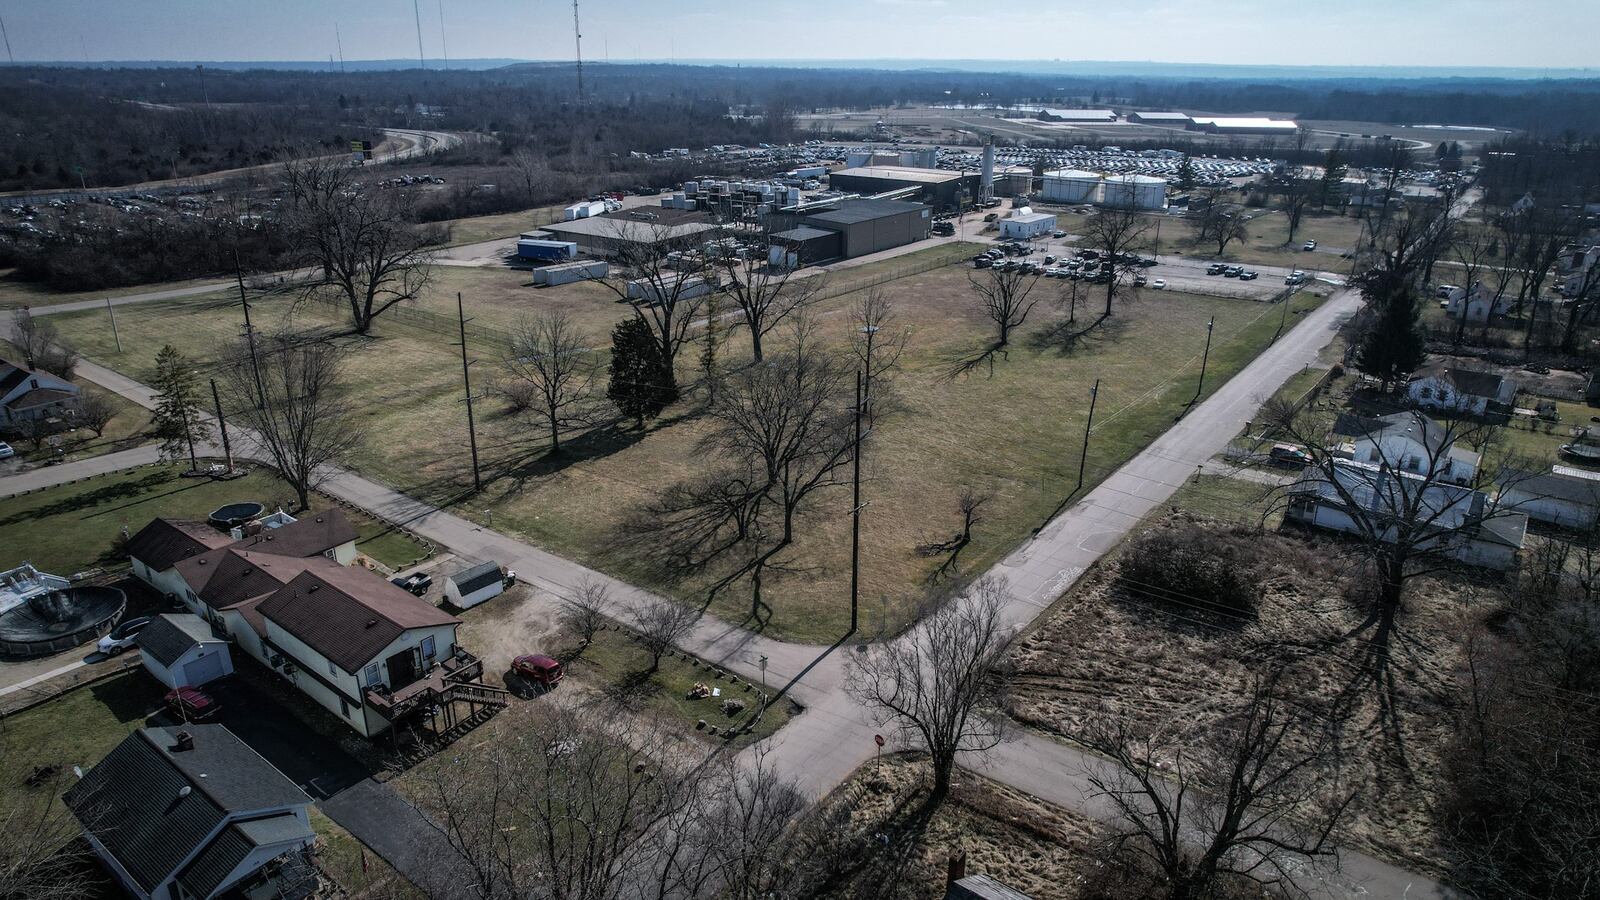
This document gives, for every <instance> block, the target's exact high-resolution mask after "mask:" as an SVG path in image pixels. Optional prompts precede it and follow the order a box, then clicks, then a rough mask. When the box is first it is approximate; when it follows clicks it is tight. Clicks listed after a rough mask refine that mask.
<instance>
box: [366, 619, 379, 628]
mask: <svg viewBox="0 0 1600 900" xmlns="http://www.w3.org/2000/svg"><path fill="white" fill-rule="evenodd" d="M377 624H378V620H377V619H368V620H367V627H368V628H373V627H375V626H376V625H377Z"/></svg>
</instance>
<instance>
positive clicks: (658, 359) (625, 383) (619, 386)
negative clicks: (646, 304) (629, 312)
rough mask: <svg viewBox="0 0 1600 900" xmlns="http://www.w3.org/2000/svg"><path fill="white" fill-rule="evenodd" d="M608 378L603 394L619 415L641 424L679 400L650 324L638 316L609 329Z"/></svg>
mask: <svg viewBox="0 0 1600 900" xmlns="http://www.w3.org/2000/svg"><path fill="white" fill-rule="evenodd" d="M610 375H611V381H610V384H608V385H607V386H606V396H607V397H610V398H611V402H612V403H615V404H616V405H617V409H619V410H621V411H622V414H623V415H625V416H628V417H630V418H633V419H634V420H636V421H637V422H638V423H639V427H640V428H643V427H644V420H645V419H653V418H655V417H656V416H659V415H661V411H662V410H663V409H666V408H667V405H668V404H670V403H672V401H674V400H676V399H678V383H677V379H676V378H674V377H673V374H672V369H671V368H670V366H669V365H668V364H667V361H666V357H665V356H663V355H662V353H661V345H660V344H659V343H658V342H657V341H656V339H655V335H654V334H653V333H651V331H650V324H649V323H648V322H646V321H645V320H644V319H641V318H639V317H637V316H634V317H633V318H629V319H624V320H623V321H621V322H618V323H617V327H615V328H613V329H611V369H610Z"/></svg>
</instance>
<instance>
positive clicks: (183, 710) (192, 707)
mask: <svg viewBox="0 0 1600 900" xmlns="http://www.w3.org/2000/svg"><path fill="white" fill-rule="evenodd" d="M166 704H167V710H168V711H169V712H171V713H172V714H173V715H175V716H177V717H178V718H179V719H182V720H183V721H185V722H200V721H204V720H206V719H209V718H211V717H212V716H214V715H216V714H217V713H218V712H219V711H221V709H222V704H220V703H218V702H217V701H216V699H215V698H213V697H212V696H211V695H210V694H208V693H206V692H205V691H202V690H200V689H199V688H193V687H189V686H188V685H185V686H183V687H180V688H177V689H175V690H170V691H167V696H166Z"/></svg>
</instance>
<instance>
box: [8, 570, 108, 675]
mask: <svg viewBox="0 0 1600 900" xmlns="http://www.w3.org/2000/svg"><path fill="white" fill-rule="evenodd" d="M127 604H128V598H127V596H126V595H125V594H123V593H122V591H121V590H120V589H118V588H114V587H74V588H67V589H66V590H62V591H57V592H55V593H50V594H40V595H38V596H37V597H32V598H29V599H28V600H27V601H26V602H24V603H21V604H19V605H17V606H15V607H12V608H11V609H9V610H7V611H6V612H5V613H4V614H0V657H11V658H18V657H30V656H49V655H50V654H52V653H60V652H61V651H63V650H70V649H72V648H73V647H76V646H78V645H79V644H82V643H85V642H87V641H92V640H94V639H95V638H97V637H99V636H100V635H101V634H103V633H105V632H106V631H108V630H110V628H111V626H112V624H113V623H115V622H116V621H117V617H118V616H120V615H122V610H123V609H124V608H125V607H126V606H127Z"/></svg>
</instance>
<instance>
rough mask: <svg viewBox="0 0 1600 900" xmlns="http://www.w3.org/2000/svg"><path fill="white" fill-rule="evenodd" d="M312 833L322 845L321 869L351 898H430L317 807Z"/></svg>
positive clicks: (398, 899)
mask: <svg viewBox="0 0 1600 900" xmlns="http://www.w3.org/2000/svg"><path fill="white" fill-rule="evenodd" d="M311 829H312V830H313V831H315V832H316V833H317V837H318V839H319V841H320V842H319V844H318V846H317V867H318V868H320V869H321V870H322V871H323V874H325V875H327V876H328V877H329V878H331V879H332V880H333V881H334V882H335V883H336V884H338V885H339V887H341V888H343V889H344V890H345V892H346V893H347V894H348V895H349V896H352V897H382V898H385V900H411V898H418V900H420V898H422V897H425V896H427V895H426V894H424V893H423V892H422V891H420V890H418V889H417V888H416V886H415V885H413V884H412V883H411V882H409V881H407V880H406V879H405V876H404V875H401V874H400V873H398V872H396V871H395V870H394V869H393V868H392V867H391V866H390V865H389V864H388V863H387V862H384V859H383V857H381V856H379V855H378V854H376V853H373V852H372V851H371V850H368V849H367V848H366V845H365V844H363V843H361V841H359V840H357V839H356V837H355V836H354V835H352V834H351V833H350V832H348V831H345V830H344V829H343V828H341V827H339V824H338V823H337V822H335V821H333V820H332V819H330V818H328V817H327V816H325V815H323V814H322V811H321V810H319V809H317V807H315V806H313V807H311Z"/></svg>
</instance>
